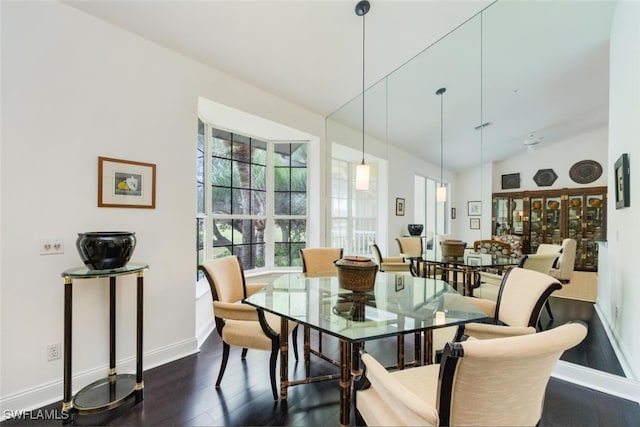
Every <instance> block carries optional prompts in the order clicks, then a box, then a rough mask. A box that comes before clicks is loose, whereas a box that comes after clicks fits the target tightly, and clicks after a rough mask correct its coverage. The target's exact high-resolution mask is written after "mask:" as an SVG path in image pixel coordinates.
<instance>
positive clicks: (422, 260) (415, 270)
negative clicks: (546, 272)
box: [408, 251, 520, 296]
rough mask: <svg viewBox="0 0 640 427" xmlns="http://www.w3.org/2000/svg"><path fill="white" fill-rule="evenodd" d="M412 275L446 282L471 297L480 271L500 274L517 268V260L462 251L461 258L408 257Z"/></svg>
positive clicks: (518, 260) (438, 256) (439, 256)
mask: <svg viewBox="0 0 640 427" xmlns="http://www.w3.org/2000/svg"><path fill="white" fill-rule="evenodd" d="M408 260H409V262H410V269H411V272H412V274H414V275H416V276H420V277H432V278H440V279H443V280H446V281H447V282H448V283H449V284H451V285H452V286H453V287H454V288H455V289H458V288H459V287H461V289H460V291H461V292H462V293H463V295H469V296H473V288H474V287H475V286H476V284H477V282H478V279H479V276H478V273H479V272H480V271H490V272H493V273H499V274H502V272H503V271H504V270H507V269H509V268H513V267H517V266H518V265H519V264H520V258H519V257H515V258H514V257H510V256H502V255H492V254H486V253H480V252H470V251H466V252H465V253H464V255H463V256H459V257H455V256H442V255H440V254H437V255H436V254H434V253H433V252H429V253H427V254H424V255H423V256H422V257H409V258H408Z"/></svg>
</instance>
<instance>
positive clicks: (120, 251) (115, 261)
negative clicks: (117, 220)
mask: <svg viewBox="0 0 640 427" xmlns="http://www.w3.org/2000/svg"><path fill="white" fill-rule="evenodd" d="M135 247H136V237H135V233H131V232H128V231H95V232H90V233H78V239H77V240H76V248H77V249H78V253H79V254H80V258H82V261H83V262H84V265H86V266H87V267H88V268H90V269H92V270H113V269H115V268H120V267H124V266H125V265H126V264H127V262H129V259H130V258H131V255H132V254H133V250H134V249H135Z"/></svg>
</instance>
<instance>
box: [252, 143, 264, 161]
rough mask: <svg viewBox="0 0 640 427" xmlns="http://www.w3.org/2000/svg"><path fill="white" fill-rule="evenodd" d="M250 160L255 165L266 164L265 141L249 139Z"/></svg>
mask: <svg viewBox="0 0 640 427" xmlns="http://www.w3.org/2000/svg"><path fill="white" fill-rule="evenodd" d="M251 148H252V149H253V151H252V153H251V162H252V163H255V164H257V165H266V164H267V143H266V142H264V141H259V140H257V139H253V140H251Z"/></svg>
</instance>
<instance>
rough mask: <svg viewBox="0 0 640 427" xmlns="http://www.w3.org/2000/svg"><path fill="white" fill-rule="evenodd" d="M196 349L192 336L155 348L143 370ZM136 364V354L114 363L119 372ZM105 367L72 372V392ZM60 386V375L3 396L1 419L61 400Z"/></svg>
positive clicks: (103, 373)
mask: <svg viewBox="0 0 640 427" xmlns="http://www.w3.org/2000/svg"><path fill="white" fill-rule="evenodd" d="M197 352H198V345H197V341H196V339H195V338H191V339H187V340H184V341H182V342H178V343H174V344H171V345H168V346H165V347H161V348H157V349H154V350H151V351H148V352H146V353H145V354H144V355H143V362H144V369H145V370H149V369H152V368H155V367H157V366H160V365H164V364H165V363H169V362H172V361H174V360H177V359H180V358H183V357H186V356H189V355H191V354H195V353H197ZM135 365H136V363H135V357H127V358H125V359H122V360H118V361H117V362H116V366H117V371H118V373H126V372H135V369H136V368H135ZM108 368H109V367H108V366H107V365H103V366H99V367H96V368H93V369H90V370H87V371H84V372H79V373H77V374H75V375H73V378H72V383H73V387H72V392H73V393H76V392H77V391H78V390H80V389H81V388H82V387H84V386H86V385H88V384H91V383H92V382H94V381H97V380H99V379H101V378H104V377H105V376H106V373H107V371H108ZM63 389H64V385H63V379H62V378H60V379H58V380H55V381H51V382H48V383H44V384H41V385H38V386H36V387H32V388H30V389H27V390H23V391H20V392H18V393H13V394H10V395H8V396H4V397H3V398H2V400H0V407H1V408H2V409H3V411H2V414H0V415H1V419H0V421H4V420H5V418H6V416H7V413H9V412H10V411H20V410H25V411H28V410H33V409H38V408H41V407H43V406H46V405H49V404H51V403H54V402H57V401H61V400H62V397H63Z"/></svg>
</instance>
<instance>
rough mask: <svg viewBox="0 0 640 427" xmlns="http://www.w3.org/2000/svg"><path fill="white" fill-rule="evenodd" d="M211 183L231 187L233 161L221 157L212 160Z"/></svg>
mask: <svg viewBox="0 0 640 427" xmlns="http://www.w3.org/2000/svg"><path fill="white" fill-rule="evenodd" d="M211 183H212V184H213V185H221V186H224V187H229V186H230V185H231V160H227V159H221V158H219V157H213V158H212V159H211Z"/></svg>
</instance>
